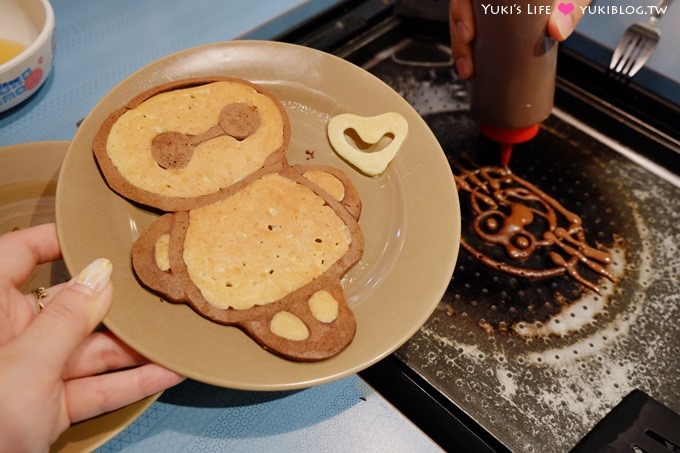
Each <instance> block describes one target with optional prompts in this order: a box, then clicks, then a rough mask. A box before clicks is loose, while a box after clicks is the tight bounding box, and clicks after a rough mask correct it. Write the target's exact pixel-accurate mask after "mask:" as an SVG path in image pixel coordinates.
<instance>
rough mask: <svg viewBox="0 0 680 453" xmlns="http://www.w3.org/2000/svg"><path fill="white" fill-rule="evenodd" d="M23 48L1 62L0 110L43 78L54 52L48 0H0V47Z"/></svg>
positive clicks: (30, 92)
mask: <svg viewBox="0 0 680 453" xmlns="http://www.w3.org/2000/svg"><path fill="white" fill-rule="evenodd" d="M7 40H9V41H11V42H13V43H19V44H20V45H22V46H24V47H25V48H24V49H23V51H21V52H20V53H19V54H18V55H16V56H14V57H12V58H11V59H9V60H8V61H5V62H3V63H0V112H4V111H5V110H8V109H10V108H12V107H14V106H15V105H17V104H19V103H21V102H23V101H25V100H26V99H27V98H29V97H30V96H31V95H33V94H34V93H35V92H36V91H37V90H38V88H40V86H41V85H42V84H43V82H45V79H47V77H48V76H49V74H50V72H51V70H52V56H53V55H54V10H53V9H52V6H51V5H50V3H49V1H48V0H0V50H2V49H1V48H2V47H4V48H5V49H6V48H7V47H8V44H7Z"/></svg>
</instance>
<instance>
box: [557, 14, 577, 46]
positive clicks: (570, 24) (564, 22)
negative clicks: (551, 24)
mask: <svg viewBox="0 0 680 453" xmlns="http://www.w3.org/2000/svg"><path fill="white" fill-rule="evenodd" d="M553 20H554V21H555V27H557V32H558V33H559V34H560V37H559V39H558V40H559V41H562V40H564V39H567V38H568V37H569V35H571V33H572V32H573V31H574V20H573V19H572V18H571V14H564V13H562V12H561V11H560V12H557V13H556V14H555V15H554V19H553Z"/></svg>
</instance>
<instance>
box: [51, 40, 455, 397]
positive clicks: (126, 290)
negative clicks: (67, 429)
mask: <svg viewBox="0 0 680 453" xmlns="http://www.w3.org/2000/svg"><path fill="white" fill-rule="evenodd" d="M206 75H229V76H235V77H240V78H244V79H248V80H250V81H252V82H255V83H258V84H261V85H263V86H265V87H267V88H268V89H270V90H271V91H272V92H273V93H274V94H275V95H277V96H278V97H279V98H280V99H281V100H282V102H283V103H284V105H285V107H286V108H287V110H288V113H289V115H290V118H291V124H292V140H291V145H290V147H289V150H288V160H289V161H290V162H291V163H293V164H297V163H302V164H304V163H309V164H319V163H324V164H332V165H335V166H337V167H339V168H342V169H343V170H344V171H345V172H346V173H347V174H348V175H350V177H351V178H352V180H353V182H354V183H355V184H356V186H357V188H358V189H359V192H360V194H361V198H362V201H363V204H364V210H363V212H362V215H361V222H360V224H361V227H362V229H363V231H364V234H365V236H366V248H365V253H364V257H363V259H362V260H361V261H360V262H359V263H357V265H355V266H354V267H353V268H352V269H351V270H350V271H349V273H348V274H347V275H346V276H345V278H344V280H343V283H344V287H345V292H346V295H347V297H348V301H349V303H350V306H351V308H352V309H353V311H354V313H355V315H356V318H357V333H356V337H355V339H354V341H353V342H352V344H350V346H349V347H348V348H347V349H346V350H345V351H343V352H342V353H340V354H339V355H337V356H335V357H333V358H331V359H329V360H326V361H323V362H317V363H295V362H291V361H287V360H284V359H281V358H279V357H277V356H274V355H272V354H270V353H268V352H266V351H264V350H263V349H261V348H260V347H259V346H258V345H257V344H256V343H255V342H254V341H252V340H251V339H250V338H249V337H247V336H246V335H245V334H243V333H242V332H241V331H240V330H238V329H236V328H233V327H225V326H222V325H218V324H216V323H212V322H211V321H208V320H206V319H204V318H202V317H201V316H199V315H197V314H196V313H194V312H193V311H192V310H191V309H190V308H188V307H187V306H185V305H173V304H169V303H161V302H160V300H159V298H158V297H157V296H155V295H153V294H151V293H149V292H147V291H146V290H144V289H143V288H142V287H140V285H139V284H138V283H137V281H136V280H135V278H134V276H133V274H132V271H131V268H130V264H129V262H130V257H129V254H130V247H131V245H132V243H133V240H134V239H135V238H136V237H137V236H138V235H139V232H140V231H142V230H143V229H144V228H146V227H147V226H148V225H149V224H150V222H151V221H152V220H153V218H154V215H155V214H153V213H151V212H148V211H146V210H144V209H143V208H141V207H139V206H136V205H134V204H131V203H129V202H127V201H126V200H125V199H123V198H121V197H119V196H118V195H116V194H115V193H113V192H112V191H111V190H109V188H108V187H107V186H106V184H105V182H104V180H103V179H102V177H101V175H100V173H99V172H98V170H97V167H96V164H95V161H94V160H93V157H92V140H93V137H94V134H95V132H96V130H97V129H98V128H99V126H100V124H101V123H102V121H103V120H104V119H105V118H106V117H107V116H108V115H109V113H111V112H112V111H113V110H114V109H116V108H119V107H120V106H122V105H123V104H125V103H126V102H127V101H128V100H129V99H130V98H132V97H133V96H135V95H137V94H138V93H139V92H140V91H142V90H145V89H147V88H150V87H152V86H155V85H158V84H162V83H165V82H168V81H171V80H176V79H181V78H187V77H194V76H206ZM389 111H396V112H399V113H401V114H402V115H403V116H404V117H405V118H406V119H407V121H408V123H409V128H410V129H409V135H408V138H407V140H406V142H405V144H404V146H403V148H402V150H401V151H400V153H399V154H398V155H397V158H396V159H395V161H393V162H392V164H391V167H390V168H389V169H388V171H387V172H386V173H384V174H383V175H382V176H380V177H375V178H371V177H366V176H363V175H361V174H360V173H358V172H357V171H356V170H354V169H352V168H351V167H349V166H348V165H346V164H345V163H344V162H343V161H342V160H341V159H340V158H339V157H337V156H336V155H335V154H334V153H333V151H332V149H331V147H330V144H329V142H328V139H327V137H326V132H325V131H326V125H327V122H328V120H329V118H330V117H332V116H334V115H337V114H340V113H344V112H351V113H355V114H359V115H364V116H372V115H377V114H381V113H384V112H389ZM306 151H313V152H314V153H313V156H314V157H313V158H312V159H309V157H310V156H309V154H308V153H306ZM57 223H58V226H59V233H60V237H61V241H62V244H63V249H64V259H65V261H66V264H67V265H68V268H69V269H80V268H81V267H83V266H84V265H86V264H87V263H88V262H90V261H91V260H92V259H94V258H96V257H98V256H107V257H109V258H110V259H111V260H112V261H113V263H114V277H113V278H114V284H115V286H114V287H115V301H114V305H113V308H112V310H111V313H110V314H109V316H108V317H107V319H106V320H105V324H106V326H107V327H108V328H109V329H111V330H112V331H113V332H115V333H116V335H118V336H119V337H120V338H122V339H123V340H124V341H125V342H127V343H128V344H129V345H131V346H132V347H134V348H136V349H137V350H138V351H139V352H140V353H142V354H144V355H145V356H147V357H149V358H151V359H152V360H155V361H156V362H158V363H160V364H163V365H165V366H166V367H168V368H171V369H173V370H175V371H177V372H178V373H182V374H184V375H187V376H189V377H191V378H193V379H195V380H198V381H202V382H205V383H209V384H213V385H218V386H223V387H230V388H237V389H243V390H284V389H295V388H302V387H307V386H311V385H315V384H320V383H323V382H327V381H330V380H334V379H337V378H340V377H344V376H347V375H349V374H352V373H355V372H358V371H360V370H362V369H363V368H366V367H368V366H369V365H371V364H373V363H375V362H377V361H378V360H380V359H381V358H383V357H385V356H386V355H388V354H389V353H391V352H392V351H394V350H395V349H396V348H398V347H399V346H400V345H401V344H403V343H404V342H405V341H406V340H407V339H408V338H410V337H411V336H412V335H413V334H414V333H415V332H416V331H417V330H418V328H420V326H421V325H422V324H423V323H424V322H425V321H426V320H427V319H428V317H429V316H430V314H431V313H432V312H433V310H434V309H435V307H436V306H437V304H438V302H439V301H440V299H441V297H442V295H443V294H444V291H445V289H446V287H447V285H448V283H449V281H450V279H451V275H452V273H453V268H454V265H455V261H456V257H457V254H458V244H459V238H460V212H459V204H458V196H457V193H456V190H455V186H454V182H453V176H452V174H451V171H450V169H449V165H448V163H447V161H446V158H445V156H444V153H443V151H442V149H441V147H440V145H439V143H438V142H437V140H436V139H435V137H434V135H433V134H432V132H431V131H430V129H429V128H428V127H427V125H426V124H425V122H424V121H423V120H422V118H421V117H420V116H419V115H418V114H417V113H416V112H415V110H413V108H412V107H411V106H410V105H409V104H408V103H407V102H406V101H405V100H404V99H403V98H401V97H400V96H399V95H398V94H397V93H396V92H394V91H393V90H392V89H391V88H389V87H388V86H387V85H386V84H384V83H383V82H381V81H380V80H379V79H377V78H376V77H374V76H373V75H371V74H369V73H368V72H366V71H364V70H363V69H360V68H358V67H357V66H354V65H352V64H350V63H348V62H346V61H345V60H341V59H339V58H336V57H334V56H331V55H328V54H326V53H322V52H318V51H315V50H311V49H309V48H305V47H299V46H295V45H290V44H282V43H274V42H258V41H231V42H225V43H219V44H213V45H208V46H203V47H198V48H194V49H189V50H186V51H183V52H180V53H177V54H173V55H170V56H168V57H165V58H163V59H161V60H159V61H157V62H155V63H153V64H151V65H149V66H147V67H145V68H143V69H141V70H140V71H138V72H136V73H134V74H132V75H131V76H130V77H128V78H127V79H125V80H124V81H123V82H122V83H120V84H119V85H118V86H117V87H115V88H114V89H113V90H112V91H111V92H110V93H109V94H108V95H107V96H106V97H104V98H103V99H102V100H101V101H100V102H99V103H98V104H97V105H96V107H95V108H94V109H93V111H92V112H91V114H90V115H89V116H88V117H87V118H86V120H85V121H84V122H83V124H82V125H81V126H80V128H79V130H78V132H77V134H76V136H75V138H74V139H73V141H72V142H71V146H70V148H69V150H68V153H67V156H66V159H65V161H64V165H63V169H62V172H61V175H60V184H59V186H58V188H57Z"/></svg>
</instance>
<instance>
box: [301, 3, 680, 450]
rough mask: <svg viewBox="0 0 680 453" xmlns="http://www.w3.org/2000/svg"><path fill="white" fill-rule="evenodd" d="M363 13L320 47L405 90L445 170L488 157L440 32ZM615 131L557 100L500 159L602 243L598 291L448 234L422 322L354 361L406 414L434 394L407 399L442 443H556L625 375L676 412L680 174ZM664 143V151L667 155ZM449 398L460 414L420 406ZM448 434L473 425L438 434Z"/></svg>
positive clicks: (600, 406)
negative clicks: (498, 266)
mask: <svg viewBox="0 0 680 453" xmlns="http://www.w3.org/2000/svg"><path fill="white" fill-rule="evenodd" d="M368 3H370V2H368ZM352 23H354V22H352ZM374 28H377V29H378V32H377V33H375V36H376V37H373V38H370V39H361V38H356V39H351V40H349V42H348V43H347V44H345V45H344V47H341V48H339V49H336V50H334V49H331V50H334V51H335V52H336V53H337V54H339V55H340V56H343V57H345V58H348V59H349V60H350V61H354V62H355V63H357V64H360V65H362V66H363V67H365V68H366V69H367V70H369V71H370V72H372V73H373V74H375V75H376V76H378V77H379V78H381V79H382V80H383V81H385V82H386V83H388V84H389V85H390V86H392V87H393V88H394V89H395V90H396V91H397V92H399V93H400V94H401V95H402V96H403V97H404V98H405V99H407V100H408V101H409V102H410V103H411V104H412V105H413V106H414V108H415V109H416V110H417V111H418V112H419V113H420V114H421V115H422V116H423V118H424V119H425V120H426V122H427V123H428V124H429V126H430V127H431V128H432V130H433V131H434V133H435V135H436V136H437V138H438V140H439V141H440V144H441V145H442V148H443V149H444V151H445V153H446V154H447V157H448V158H449V160H450V161H451V162H452V164H453V170H454V173H456V172H460V168H461V166H463V167H465V168H475V166H477V167H484V166H489V165H499V151H498V147H497V145H496V144H494V143H491V142H489V141H488V140H486V139H484V138H482V137H480V135H479V130H478V127H477V124H476V123H475V121H473V120H472V119H471V118H470V116H469V97H468V86H467V84H466V83H465V82H464V81H461V80H459V79H458V78H457V76H456V74H455V71H454V69H453V66H452V62H451V57H450V54H449V51H448V42H447V41H446V35H444V39H442V35H436V34H434V35H433V34H432V33H430V32H431V29H432V28H433V26H432V23H426V24H425V26H424V27H423V28H419V27H415V28H411V27H409V26H403V25H398V26H395V25H393V24H392V22H391V20H390V19H387V20H385V21H384V22H379V23H378V24H377V25H376V26H374ZM423 30H426V31H425V32H423ZM319 34H320V35H321V36H324V37H325V38H327V36H328V35H327V33H324V32H323V31H322V32H321V33H319ZM388 36H389V37H388ZM395 36H396V38H395ZM293 38H297V36H293ZM291 40H294V39H291ZM299 42H301V43H303V44H307V45H309V44H310V43H311V44H313V43H314V42H315V41H308V42H305V41H304V40H300V41H299ZM326 50H329V49H326ZM614 130H615V131H616V132H617V134H618V132H620V133H621V136H626V135H627V131H626V130H624V129H616V128H615V129H614ZM618 139H619V137H618V136H616V137H613V138H612V137H611V136H607V135H606V134H603V133H600V132H599V131H598V129H597V127H593V125H592V124H591V121H590V117H582V118H578V117H577V118H574V117H572V116H571V115H570V114H567V113H565V112H564V111H562V110H560V109H559V103H558V108H557V109H556V110H555V112H554V114H553V115H552V116H551V117H550V118H548V120H546V121H545V123H544V124H543V127H542V129H541V132H540V133H539V135H538V137H537V138H536V139H534V140H533V141H532V142H530V143H527V144H523V145H519V146H517V147H516V149H515V152H514V154H513V158H512V161H511V165H510V169H511V171H512V172H513V173H514V174H515V175H517V176H519V177H521V178H523V179H525V180H526V181H529V182H531V183H532V184H534V185H535V186H537V187H538V188H540V190H542V191H543V192H544V193H546V194H548V195H550V196H551V197H553V198H554V199H556V200H557V201H558V202H559V203H560V204H561V205H562V206H564V207H565V208H566V209H568V210H570V211H572V212H574V213H577V214H579V215H580V216H581V217H582V219H583V229H584V231H585V236H586V241H587V243H588V244H589V245H591V246H593V247H595V248H597V249H600V250H607V251H608V252H610V254H611V256H612V257H613V262H612V264H610V265H609V267H608V269H609V270H610V271H611V272H612V273H614V274H616V277H617V280H616V282H611V281H609V280H607V279H605V278H603V277H602V276H601V275H599V274H597V273H592V272H591V273H589V271H588V270H587V269H585V270H583V271H582V272H583V275H584V276H586V277H587V278H588V279H589V280H590V281H593V282H597V285H598V286H599V287H600V288H601V293H600V294H598V293H596V292H594V291H592V290H590V289H588V288H586V287H584V286H583V285H581V284H579V283H578V282H577V281H575V280H574V279H573V278H570V277H569V276H568V275H561V276H557V277H550V278H545V279H539V280H529V279H523V278H519V277H517V276H512V275H508V274H506V273H504V272H499V271H497V270H494V269H491V268H489V267H487V266H485V265H483V264H482V263H481V262H480V261H479V260H478V259H477V258H475V257H474V256H472V255H471V254H470V253H468V252H466V251H465V250H463V249H461V252H460V255H459V258H458V263H457V266H456V269H455V271H454V275H453V277H452V280H451V284H450V286H449V288H448V290H447V291H446V294H445V295H444V297H443V299H442V301H441V303H440V304H439V306H438V308H437V310H436V311H435V313H434V314H433V315H432V317H431V318H430V319H429V321H428V322H427V323H426V324H425V325H424V326H423V327H422V328H421V329H420V331H419V332H418V333H417V334H416V335H415V336H414V337H413V338H412V339H410V340H409V341H408V342H407V343H406V344H405V345H404V346H403V347H401V348H400V349H399V350H398V351H397V352H396V353H395V354H394V355H393V356H392V357H390V358H389V360H388V361H386V362H390V363H391V364H390V365H389V366H388V367H386V368H385V366H383V368H384V370H382V369H378V370H376V368H379V367H374V369H369V370H367V371H366V372H365V373H363V374H362V377H364V378H365V379H367V380H368V381H369V383H371V384H372V385H374V386H375V387H376V388H377V389H378V390H379V391H381V392H384V393H385V394H386V395H388V398H391V399H392V400H393V401H394V402H395V404H396V405H397V406H398V407H399V408H400V409H402V410H404V412H405V413H407V415H409V416H412V414H416V412H417V411H414V410H412V409H413V406H414V405H418V404H420V403H418V402H417V398H416V395H415V392H416V391H417V392H420V390H421V389H422V388H427V390H426V392H428V393H430V394H434V395H433V396H432V400H433V401H434V403H433V405H431V407H430V406H427V405H425V408H424V409H422V410H421V412H422V413H424V414H425V416H424V417H423V418H425V419H427V418H428V417H429V418H430V420H431V421H430V422H427V421H426V422H425V424H426V425H427V426H425V428H426V432H429V433H430V434H431V435H433V437H434V438H436V439H437V440H438V441H440V444H442V445H443V446H445V447H449V446H454V447H456V446H460V445H466V446H467V447H468V449H469V448H476V447H474V446H477V445H483V446H485V447H488V448H489V449H492V450H502V449H509V450H513V451H529V452H531V451H535V452H551V451H556V452H561V451H567V450H569V449H570V448H572V447H573V446H575V445H576V444H577V443H578V441H579V440H580V439H581V438H583V437H584V436H585V435H586V434H587V433H588V432H589V431H590V430H591V429H593V427H594V426H595V425H596V424H597V423H598V421H600V420H601V419H602V418H603V417H605V416H606V415H607V413H608V412H609V411H610V410H611V409H612V408H613V407H615V406H616V405H617V404H618V403H619V402H620V401H621V400H622V399H623V398H624V397H625V396H626V395H627V394H629V393H630V392H631V391H633V390H634V389H640V390H642V391H644V392H646V393H647V394H649V395H651V396H653V397H654V398H655V399H657V400H658V401H659V402H661V403H663V404H665V405H666V406H668V407H669V408H670V409H671V410H673V411H675V412H680V377H679V371H678V370H680V323H679V322H678V320H680V294H678V291H677V289H678V288H680V272H679V269H680V254H679V253H678V252H679V250H678V244H680V214H678V213H679V212H680V182H679V181H680V178H678V177H677V175H674V174H672V173H671V172H668V171H665V170H664V169H663V168H660V170H659V171H657V170H658V169H659V167H657V166H656V165H654V164H651V165H646V164H645V162H646V160H645V158H642V159H640V155H639V153H638V151H639V150H636V149H629V148H627V147H626V146H623V145H621V144H619V143H618V142H617V140H618ZM632 143H634V144H636V143H638V142H635V141H633V142H632ZM662 148H663V147H662ZM675 153H677V150H676V151H674V152H671V153H670V160H671V162H677V161H678V160H677V155H676V154H675ZM631 157H632V158H631ZM671 166H672V165H671ZM453 183H454V182H453V181H452V184H453ZM459 194H460V198H461V208H462V223H463V236H464V238H467V239H469V240H471V241H472V240H474V238H473V237H472V233H471V230H470V228H469V223H470V219H471V213H470V209H469V201H468V200H466V194H465V193H464V192H459ZM432 196H436V194H432ZM537 259H538V261H536V262H535V263H534V264H535V265H537V266H539V267H540V265H541V261H540V259H542V258H540V257H539V258H537ZM543 259H544V258H543ZM414 303H417V301H414ZM565 326H567V327H568V326H571V328H566V327H565ZM513 328H514V329H515V331H514V332H510V330H512V329H513ZM385 370H387V371H385ZM397 375H399V376H401V378H399V379H398V378H397V377H398V376H397ZM403 376H406V377H405V378H404V377H403ZM397 381H399V382H401V381H404V382H406V381H408V383H410V384H409V385H410V386H409V385H406V384H405V385H401V384H397V383H396V382H397ZM413 382H415V385H411V384H413ZM412 389H415V390H412ZM411 391H413V392H414V393H413V395H403V393H406V392H411ZM400 401H401V403H403V404H400ZM449 404H450V405H449ZM441 407H448V408H449V409H445V410H443V411H442V410H439V409H440V408H441ZM450 412H454V415H455V417H454V419H456V420H455V421H457V420H462V423H449V424H446V423H444V422H443V421H442V420H443V418H442V419H441V420H440V419H436V420H435V417H437V415H435V414H440V413H442V414H444V413H446V414H448V413H450ZM428 413H429V414H430V415H428ZM412 418H414V417H412ZM440 422H441V423H444V424H443V426H437V425H439V424H440ZM454 425H455V426H454ZM480 427H481V429H480ZM454 428H456V430H455V431H454ZM433 433H434V434H433ZM489 435H490V436H489ZM456 436H458V437H461V438H463V437H465V438H469V437H470V438H473V439H472V442H471V443H467V444H464V443H463V444H461V443H460V442H457V441H456V440H453V441H451V442H448V440H449V439H447V437H456ZM466 436H467V437H466ZM474 438H482V439H483V441H482V442H481V443H476V439H474ZM441 439H445V441H444V442H441Z"/></svg>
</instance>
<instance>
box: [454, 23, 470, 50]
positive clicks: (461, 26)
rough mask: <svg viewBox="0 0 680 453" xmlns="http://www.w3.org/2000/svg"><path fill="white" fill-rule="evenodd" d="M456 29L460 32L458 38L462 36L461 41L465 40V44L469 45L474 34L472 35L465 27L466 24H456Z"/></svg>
mask: <svg viewBox="0 0 680 453" xmlns="http://www.w3.org/2000/svg"><path fill="white" fill-rule="evenodd" d="M456 29H457V30H458V36H460V39H462V40H463V42H464V43H466V44H467V43H469V42H470V41H472V36H471V35H472V34H471V33H470V29H469V28H468V27H467V25H465V23H464V22H463V21H461V20H459V21H458V22H456Z"/></svg>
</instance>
